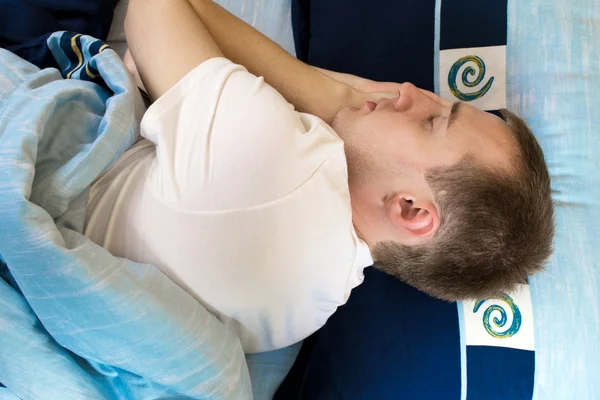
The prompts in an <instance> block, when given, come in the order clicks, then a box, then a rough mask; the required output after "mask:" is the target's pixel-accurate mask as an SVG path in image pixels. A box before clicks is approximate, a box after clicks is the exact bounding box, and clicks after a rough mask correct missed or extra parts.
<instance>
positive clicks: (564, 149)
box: [507, 0, 600, 400]
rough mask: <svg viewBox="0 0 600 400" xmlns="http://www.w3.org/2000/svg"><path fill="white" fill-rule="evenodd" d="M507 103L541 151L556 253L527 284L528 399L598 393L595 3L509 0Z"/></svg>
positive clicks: (598, 55)
mask: <svg viewBox="0 0 600 400" xmlns="http://www.w3.org/2000/svg"><path fill="white" fill-rule="evenodd" d="M508 11H509V35H508V54H507V57H508V58H507V68H508V71H507V74H508V76H507V78H508V82H507V83H508V85H507V90H508V105H509V108H513V109H515V110H517V111H519V112H520V113H521V114H522V115H523V116H524V117H525V118H526V119H527V121H528V122H529V123H530V124H531V127H532V128H533V130H534V132H535V133H536V135H537V137H538V138H539V141H540V143H541V145H542V147H543V149H544V152H545V154H546V158H547V161H548V165H549V168H550V172H551V174H552V178H553V183H552V188H553V190H554V199H555V201H556V214H557V221H556V222H557V230H556V240H555V248H556V251H555V255H554V257H553V259H552V261H551V263H550V264H549V265H548V268H547V270H546V271H545V272H544V273H541V274H539V275H537V276H535V277H534V278H533V279H532V280H531V282H530V287H531V295H532V305H533V313H534V321H535V347H536V362H535V365H536V373H535V389H534V399H539V400H547V399H557V400H562V399H586V400H595V399H599V398H600V379H598V377H600V362H598V360H600V340H599V339H600V173H599V171H600V161H599V160H600V158H599V156H598V152H599V151H600V134H599V131H598V130H599V129H600V108H599V107H600V46H599V45H598V39H599V38H600V2H598V1H597V0H554V1H546V0H531V1H522V0H511V1H509V7H508Z"/></svg>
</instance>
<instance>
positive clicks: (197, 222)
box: [85, 58, 372, 353]
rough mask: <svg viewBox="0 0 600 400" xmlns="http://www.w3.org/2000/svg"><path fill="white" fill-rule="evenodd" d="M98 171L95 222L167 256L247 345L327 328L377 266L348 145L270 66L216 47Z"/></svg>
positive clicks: (123, 252)
mask: <svg viewBox="0 0 600 400" xmlns="http://www.w3.org/2000/svg"><path fill="white" fill-rule="evenodd" d="M141 134H142V136H143V137H144V138H146V139H147V140H141V141H139V142H138V143H136V144H135V145H134V146H133V147H132V148H131V149H129V150H128V151H127V152H126V153H125V154H124V155H123V156H121V157H120V158H119V160H117V162H116V163H115V165H113V166H112V167H111V168H110V169H109V170H108V171H106V172H105V173H104V174H103V175H102V176H101V177H99V178H98V180H97V181H96V182H95V183H94V185H93V187H92V189H91V192H90V199H89V204H88V210H87V219H86V228H85V234H86V236H88V237H89V238H91V239H92V240H93V241H94V242H96V243H98V244H99V245H101V246H103V247H105V248H106V249H108V250H109V251H110V252H111V253H112V254H113V255H115V256H119V257H126V258H128V259H131V260H133V261H136V262H142V263H150V264H154V265H156V266H158V267H159V268H160V269H161V270H162V271H163V272H164V273H165V274H167V275H168V276H169V277H170V278H171V279H172V280H173V281H174V282H175V283H177V284H178V285H179V286H181V287H182V288H184V289H185V290H186V291H187V292H188V293H190V294H191V295H192V296H194V297H195V298H196V299H198V300H199V301H200V302H201V303H202V304H203V305H204V306H205V307H206V308H207V309H208V310H209V311H211V312H212V313H214V314H215V315H216V316H217V317H218V318H219V319H220V320H221V321H222V322H223V323H225V324H227V325H229V326H230V328H232V329H233V330H234V331H235V332H236V333H237V335H238V336H239V337H240V339H241V342H242V345H243V348H244V351H245V352H247V353H253V352H262V351H268V350H273V349H277V348H281V347H285V346H288V345H291V344H293V343H295V342H297V341H299V340H302V339H304V338H305V337H307V336H309V335H310V334H312V333H313V332H315V331H316V330H317V329H319V328H320V327H321V326H322V325H323V324H325V322H326V321H327V319H328V318H329V317H330V316H331V314H333V312H334V311H335V310H336V309H337V307H338V306H340V305H342V304H344V303H345V302H346V300H347V299H348V296H349V294H350V291H351V290H352V288H354V287H356V286H357V285H359V284H360V283H361V282H362V279H363V269H364V268H365V267H367V266H369V265H371V264H372V258H371V254H370V252H369V249H368V247H367V245H366V244H365V243H364V242H363V241H361V240H360V239H359V238H358V237H357V235H356V232H355V230H354V228H353V225H352V212H351V206H350V195H349V190H348V180H347V167H346V159H345V155H344V146H343V143H342V141H341V140H340V138H339V137H338V136H337V135H336V134H335V133H334V131H333V130H332V129H331V128H330V127H329V126H328V125H327V124H326V123H325V122H323V121H322V120H321V119H319V118H317V117H315V116H313V115H309V114H304V113H299V112H296V111H294V108H293V106H292V105H290V104H289V103H288V102H287V101H286V100H285V99H284V98H283V97H282V96H281V95H280V94H279V93H278V92H277V91H276V90H275V89H273V88H272V87H271V86H269V85H268V84H266V83H265V82H264V80H263V78H257V77H256V76H254V75H252V74H250V73H249V72H247V70H246V69H245V68H244V67H242V66H240V65H236V64H233V63H232V62H231V61H229V60H227V59H225V58H213V59H210V60H208V61H206V62H204V63H202V64H201V65H199V66H198V67H196V68H195V69H194V70H193V71H192V72H190V73H189V74H188V75H187V76H185V77H184V78H183V79H182V80H181V81H180V82H178V83H177V84H176V85H175V86H174V87H173V88H171V89H170V90H169V91H168V92H167V93H166V94H165V95H163V96H162V97H161V98H159V99H158V100H157V101H156V102H155V103H154V104H153V105H152V106H150V108H149V109H148V111H147V113H146V114H145V116H144V118H143V120H142V124H141Z"/></svg>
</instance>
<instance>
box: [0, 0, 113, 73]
mask: <svg viewBox="0 0 600 400" xmlns="http://www.w3.org/2000/svg"><path fill="white" fill-rule="evenodd" d="M117 3H118V0H0V10H2V12H1V13H0V47H3V48H5V49H7V50H9V51H11V52H13V53H15V54H16V55H18V56H19V57H21V58H23V59H25V60H27V61H29V62H31V63H32V64H35V65H37V66H38V67H39V68H47V67H54V68H58V65H57V64H56V61H55V60H54V58H53V57H52V54H51V53H50V51H49V50H48V46H47V45H46V40H47V39H48V37H49V36H50V34H52V33H54V32H57V31H71V32H75V33H81V34H85V35H90V36H92V37H95V38H98V39H101V40H105V39H106V37H107V36H108V31H109V30H110V25H111V23H112V19H113V12H114V9H115V6H116V5H117Z"/></svg>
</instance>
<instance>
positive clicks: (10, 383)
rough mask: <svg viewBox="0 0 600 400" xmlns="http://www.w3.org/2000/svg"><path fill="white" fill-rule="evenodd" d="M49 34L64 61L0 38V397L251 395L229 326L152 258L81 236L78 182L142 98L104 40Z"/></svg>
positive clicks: (121, 146) (82, 200) (131, 129)
mask: <svg viewBox="0 0 600 400" xmlns="http://www.w3.org/2000/svg"><path fill="white" fill-rule="evenodd" d="M48 46H49V48H50V50H51V51H52V54H53V55H54V57H55V58H56V60H57V62H58V64H59V65H60V67H61V71H59V70H56V69H44V70H39V69H38V68H37V67H35V66H34V65H32V64H30V63H28V62H26V61H24V60H22V59H20V58H19V57H17V56H16V55H14V54H12V53H10V52H8V51H6V50H3V49H0V82H1V84H0V149H1V151H0V221H1V223H0V254H1V258H2V263H1V266H0V270H1V271H2V277H3V278H4V279H1V280H0V338H1V340H0V382H1V383H2V385H3V386H2V387H0V395H1V396H3V398H15V397H17V398H22V399H61V400H64V399H105V398H106V399H132V398H136V399H137V398H140V399H141V398H143V399H149V398H161V399H169V398H177V399H182V398H203V399H207V398H209V399H249V398H251V397H252V394H251V387H250V379H249V373H248V369H247V365H246V361H245V358H244V354H243V352H242V349H241V345H240V343H239V339H238V338H237V337H236V336H235V335H234V334H233V333H232V332H230V331H229V330H228V329H227V328H226V327H225V326H224V325H223V324H221V323H220V322H219V321H218V320H217V319H216V318H215V317H213V316H212V315H211V314H210V313H209V312H208V311H207V310H205V309H204V308H203V307H202V306H201V305H200V304H199V303H198V302H197V301H195V300H194V299H193V298H192V297H191V296H189V295H188V294H187V293H185V292H184V291H183V290H182V289H180V288H179V287H178V286H176V285H175V284H174V283H172V282H171V281H170V280H169V279H168V278H167V277H166V276H164V275H163V274H162V273H161V272H160V271H159V270H158V269H157V268H155V267H154V266H152V265H143V264H136V263H133V262H130V261H128V260H124V259H118V258H115V257H113V256H111V255H110V254H109V253H108V252H106V251H105V250H104V249H102V248H100V247H99V246H97V245H95V244H94V243H92V242H90V241H89V240H88V239H87V238H85V237H84V236H83V235H82V234H81V232H82V226H83V221H84V216H85V205H86V200H87V188H88V187H89V185H90V183H91V182H92V181H93V180H94V179H95V178H96V177H97V176H98V175H99V174H100V173H101V172H102V171H103V170H104V169H105V168H106V167H107V166H108V165H110V164H111V162H112V161H113V160H114V159H115V158H117V157H118V156H119V155H120V154H122V153H123V151H125V150H126V149H127V148H128V147H129V146H130V145H131V144H132V143H133V142H134V140H135V139H136V138H137V136H138V130H139V122H140V119H141V116H142V113H143V111H144V108H143V104H142V100H141V97H140V94H139V92H138V90H137V88H136V87H135V84H134V83H133V82H132V80H131V79H130V77H129V75H128V74H127V72H126V69H125V68H124V65H123V63H122V62H121V60H120V59H119V58H118V56H117V55H116V53H115V52H114V51H112V50H111V49H110V48H108V47H106V46H104V43H101V42H99V41H98V40H96V39H93V38H91V37H88V36H81V35H76V34H71V33H67V32H62V33H55V34H53V35H51V36H50V38H49V40H48ZM61 73H62V76H61ZM65 77H68V78H70V79H64V78H65Z"/></svg>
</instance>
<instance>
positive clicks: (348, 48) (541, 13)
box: [278, 0, 600, 400]
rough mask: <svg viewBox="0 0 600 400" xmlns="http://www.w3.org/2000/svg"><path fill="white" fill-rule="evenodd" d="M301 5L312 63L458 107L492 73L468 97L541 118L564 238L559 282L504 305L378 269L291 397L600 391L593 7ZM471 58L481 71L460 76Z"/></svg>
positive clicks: (303, 365) (304, 362)
mask: <svg viewBox="0 0 600 400" xmlns="http://www.w3.org/2000/svg"><path fill="white" fill-rule="evenodd" d="M292 10H293V14H292V21H293V25H294V39H295V44H296V49H297V54H298V56H299V57H300V58H301V59H303V60H304V61H306V62H308V63H310V64H314V65H317V66H320V67H323V68H328V69H332V70H336V71H340V72H346V73H352V74H357V75H362V76H365V77H367V78H371V79H375V80H384V81H389V80H392V81H410V82H412V83H415V84H416V85H417V86H420V87H422V88H424V89H428V90H435V91H436V92H437V93H438V94H440V95H442V96H443V97H446V98H454V99H456V98H457V97H458V98H461V94H463V95H467V96H466V97H467V98H468V97H469V96H468V95H472V94H474V92H478V91H480V90H481V89H482V88H483V87H484V86H485V85H486V84H487V83H488V82H489V81H490V78H491V77H493V78H494V81H493V85H491V88H490V89H489V90H488V91H487V92H485V93H484V94H483V95H480V96H476V98H471V99H470V100H466V99H464V98H463V100H464V101H473V103H472V104H474V105H476V106H478V107H480V108H482V109H485V110H489V111H493V110H496V109H498V108H502V107H505V106H508V108H510V109H512V110H514V111H517V112H520V113H521V115H522V116H524V117H525V118H526V119H527V120H528V122H529V123H530V125H531V126H532V128H533V130H534V132H536V134H537V135H538V139H539V140H540V143H541V145H542V147H543V148H544V151H545V154H546V158H547V160H548V164H549V168H550V172H551V174H552V175H553V189H554V191H555V200H556V202H557V209H556V212H557V235H556V244H555V247H556V252H555V256H554V258H553V259H552V261H551V262H550V264H549V265H548V267H547V271H546V272H544V273H541V274H538V275H537V276H534V277H533V279H532V280H531V286H530V287H529V286H527V285H523V286H521V287H520V288H519V290H518V291H516V292H515V293H511V294H509V295H510V296H505V297H503V298H501V299H482V300H485V301H484V302H461V303H457V304H447V303H443V302H440V301H438V300H435V299H431V298H429V297H427V296H425V295H423V294H421V293H419V292H417V291H416V290H414V289H412V288H409V287H407V286H406V285H404V284H403V283H401V282H398V281H396V280H395V279H394V278H391V277H389V276H386V275H384V274H382V273H381V272H379V271H375V270H372V271H366V275H365V281H364V283H363V285H362V286H360V287H359V288H357V289H355V290H354V291H353V293H352V295H351V297H350V299H349V301H348V303H347V304H346V305H345V306H343V307H341V308H340V309H339V311H338V312H337V313H336V314H334V316H332V317H331V318H330V320H329V321H328V323H327V324H326V325H325V326H324V327H323V329H322V330H321V331H320V332H318V333H317V334H315V335H314V336H313V337H311V338H310V340H307V341H305V344H304V346H303V348H302V350H301V352H300V355H299V357H298V360H297V362H296V364H295V365H294V367H293V368H292V371H291V372H290V374H289V375H288V376H287V378H286V380H285V381H284V383H283V384H282V386H281V387H280V389H279V392H278V396H279V397H278V398H282V399H283V398H286V399H293V398H306V399H309V398H310V399H329V398H336V399H338V398H343V399H353V398H377V399H387V398H389V399H398V398H402V399H439V398H443V399H460V398H467V399H511V400H512V399H531V398H532V397H533V396H534V393H535V397H536V398H540V399H563V398H597V397H598V396H600V382H599V381H597V379H596V377H597V376H600V367H599V365H598V363H597V361H596V360H597V359H598V357H600V346H599V345H598V342H597V340H595V339H594V338H597V337H599V335H600V332H599V330H600V314H599V313H597V312H595V311H593V310H598V309H599V304H598V303H599V298H600V276H599V275H600V265H599V262H598V260H600V253H599V252H598V248H599V246H598V238H599V237H598V234H597V232H598V229H599V228H598V221H600V218H599V217H600V204H599V199H600V193H599V188H600V178H599V176H598V174H597V173H596V172H594V171H597V168H598V167H600V165H599V163H598V162H597V161H595V159H594V157H593V154H592V152H591V151H590V149H597V148H600V147H599V145H600V143H599V142H600V139H599V138H598V136H597V135H595V133H592V129H594V128H595V127H597V126H598V125H599V124H600V113H597V112H590V110H593V109H594V108H593V107H595V106H594V105H595V104H598V102H600V91H598V90H597V88H598V87H600V86H599V84H600V76H599V74H598V72H597V71H598V65H599V63H600V56H599V51H598V48H597V46H594V45H593V43H595V41H594V38H597V37H599V36H598V35H600V24H599V20H600V10H599V9H598V8H597V7H596V8H594V7H593V0H583V1H580V2H577V4H576V5H574V4H570V2H569V1H567V0H560V1H557V2H553V3H548V2H544V1H542V0H532V1H529V2H518V1H516V0H511V1H510V2H508V1H494V0H486V1H476V0H444V1H439V0H438V1H437V2H436V1H435V0H424V1H419V2H410V1H400V2H398V1H393V0H382V1H380V2H377V5H376V6H374V5H373V4H372V3H369V2H366V3H365V2H361V1H356V0H351V1H344V2H341V1H335V0H321V1H319V2H312V3H311V2H310V1H309V0H293V3H292ZM357 21H359V23H358V24H357ZM357 26H359V29H357ZM507 33H508V34H507ZM507 37H508V41H507ZM507 42H508V43H507ZM506 45H507V46H506ZM473 56H477V57H479V58H480V59H481V60H482V62H483V65H484V66H485V67H486V69H485V74H484V71H483V69H482V68H478V67H476V65H474V63H473ZM463 57H470V58H471V60H470V62H471V64H468V63H465V64H462V65H459V66H458V70H457V71H454V74H452V73H451V72H452V71H453V68H452V67H453V66H454V65H455V64H456V63H457V62H458V61H460V60H461V59H462V58H463ZM468 66H473V67H474V68H475V71H476V73H477V74H481V75H482V81H481V83H480V84H479V85H478V86H477V87H475V88H473V89H469V88H468V87H467V85H465V84H464V83H465V82H464V81H461V74H460V72H463V71H464V68H466V67H468ZM593 71H596V72H593ZM472 78H473V77H470V79H472ZM453 82H454V84H453ZM594 88H596V89H594ZM566 98H568V100H569V101H568V104H567V103H563V100H564V99H566ZM594 232H595V233H594ZM574 327H576V328H574ZM517 328H518V329H517ZM515 329H516V332H515ZM567 377H568V379H566V378H567Z"/></svg>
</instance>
